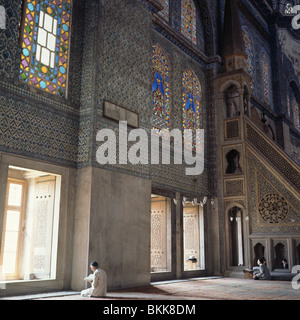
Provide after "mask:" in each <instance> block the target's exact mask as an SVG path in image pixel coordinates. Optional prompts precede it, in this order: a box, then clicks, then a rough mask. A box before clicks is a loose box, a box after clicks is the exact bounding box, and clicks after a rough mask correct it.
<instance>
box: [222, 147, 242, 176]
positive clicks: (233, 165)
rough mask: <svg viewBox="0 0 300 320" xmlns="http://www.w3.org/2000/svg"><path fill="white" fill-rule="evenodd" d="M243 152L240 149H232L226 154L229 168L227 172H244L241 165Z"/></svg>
mask: <svg viewBox="0 0 300 320" xmlns="http://www.w3.org/2000/svg"><path fill="white" fill-rule="evenodd" d="M240 159H241V154H240V152H239V151H238V150H236V149H232V150H230V151H229V152H228V153H227V154H226V160H227V168H226V174H242V173H243V170H242V168H241V165H240Z"/></svg>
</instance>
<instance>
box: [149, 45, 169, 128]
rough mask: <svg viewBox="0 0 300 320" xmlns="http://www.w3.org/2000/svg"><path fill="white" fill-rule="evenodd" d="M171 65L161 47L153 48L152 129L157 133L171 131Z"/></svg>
mask: <svg viewBox="0 0 300 320" xmlns="http://www.w3.org/2000/svg"><path fill="white" fill-rule="evenodd" d="M169 71H170V68H169V63H168V61H167V58H166V55H165V53H164V52H163V51H162V50H161V48H160V47H158V46H154V47H153V76H152V95H153V103H152V127H153V129H154V130H155V131H157V133H159V132H160V131H161V130H164V129H170V76H169Z"/></svg>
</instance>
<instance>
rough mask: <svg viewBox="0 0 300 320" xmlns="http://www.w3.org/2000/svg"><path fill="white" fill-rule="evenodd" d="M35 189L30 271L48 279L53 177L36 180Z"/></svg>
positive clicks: (53, 189)
mask: <svg viewBox="0 0 300 320" xmlns="http://www.w3.org/2000/svg"><path fill="white" fill-rule="evenodd" d="M35 188H36V192H35V204H34V217H35V219H34V229H33V254H32V271H33V273H35V275H36V277H37V278H38V277H39V274H40V275H42V276H43V277H44V276H45V275H47V276H48V275H49V277H50V268H51V250H52V247H51V246H52V236H53V228H52V227H53V214H54V197H55V177H53V176H52V177H50V176H47V177H41V178H37V179H36V183H35Z"/></svg>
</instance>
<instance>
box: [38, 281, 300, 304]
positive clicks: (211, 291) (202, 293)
mask: <svg viewBox="0 0 300 320" xmlns="http://www.w3.org/2000/svg"><path fill="white" fill-rule="evenodd" d="M34 299H39V300H300V289H299V290H294V289H293V287H292V284H291V282H288V281H253V280H244V279H234V278H218V279H201V280H191V281H183V282H170V283H162V284H154V285H151V286H149V287H143V288H136V289H126V290H118V291H114V292H108V294H107V297H106V298H82V297H81V296H80V294H79V293H78V294H74V295H65V296H53V297H38V296H37V297H36V298H34Z"/></svg>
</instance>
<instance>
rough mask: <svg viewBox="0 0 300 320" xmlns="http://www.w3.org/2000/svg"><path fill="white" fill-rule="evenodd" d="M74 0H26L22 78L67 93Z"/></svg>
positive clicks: (43, 87)
mask: <svg viewBox="0 0 300 320" xmlns="http://www.w3.org/2000/svg"><path fill="white" fill-rule="evenodd" d="M70 20H71V0H27V1H26V5H25V16H24V28H23V39H22V56H21V66H20V79H21V80H22V81H25V82H26V83H28V84H30V85H33V86H35V87H37V88H39V89H43V90H45V91H47V92H49V93H53V94H55V95H59V96H62V97H63V96H66V90H67V73H68V56H69V49H70V28H71V23H70Z"/></svg>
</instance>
